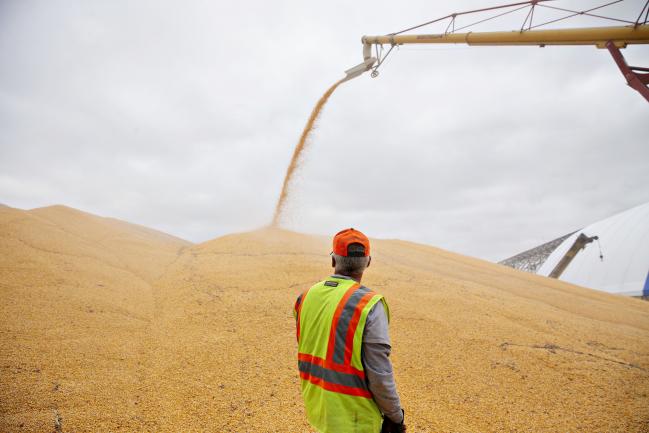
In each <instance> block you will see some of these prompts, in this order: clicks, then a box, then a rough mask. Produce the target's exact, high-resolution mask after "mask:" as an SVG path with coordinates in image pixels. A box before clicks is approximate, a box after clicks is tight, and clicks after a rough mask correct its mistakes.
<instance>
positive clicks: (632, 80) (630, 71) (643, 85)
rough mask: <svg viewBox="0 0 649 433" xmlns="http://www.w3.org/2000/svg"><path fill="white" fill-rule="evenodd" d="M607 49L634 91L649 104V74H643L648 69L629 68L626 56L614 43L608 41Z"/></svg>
mask: <svg viewBox="0 0 649 433" xmlns="http://www.w3.org/2000/svg"><path fill="white" fill-rule="evenodd" d="M606 48H608V51H609V52H610V53H611V56H613V60H615V63H617V67H618V68H620V71H621V72H622V75H624V78H625V79H626V82H627V84H628V85H629V86H631V87H632V88H633V89H635V90H637V91H638V93H640V94H641V95H642V96H644V98H645V99H646V100H647V102H649V87H647V85H648V84H649V73H642V72H641V71H647V70H648V69H647V68H639V67H634V66H629V65H628V64H627V63H626V60H625V59H624V56H623V55H622V53H621V52H620V49H619V48H618V47H617V46H615V44H614V43H613V41H608V42H607V43H606Z"/></svg>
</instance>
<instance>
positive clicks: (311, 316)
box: [294, 228, 406, 433]
mask: <svg viewBox="0 0 649 433" xmlns="http://www.w3.org/2000/svg"><path fill="white" fill-rule="evenodd" d="M331 256H332V257H331V266H332V267H333V268H334V269H335V273H334V275H332V276H331V277H329V278H327V279H326V280H324V281H322V282H320V283H318V284H316V285H315V286H313V287H311V288H310V289H309V290H307V291H306V292H304V293H302V294H301V295H300V296H299V297H298V298H297V301H296V302H295V311H294V313H295V318H296V333H297V341H298V368H299V370H300V378H301V379H302V380H301V383H302V397H303V399H304V405H305V407H306V412H307V418H308V420H309V422H310V423H311V425H312V426H313V427H314V428H315V429H317V430H318V431H319V432H321V433H352V432H354V433H378V432H379V431H380V432H381V433H392V432H395V433H397V432H399V433H400V432H405V431H406V427H405V424H404V414H403V410H402V409H401V403H400V400H399V395H398V394H397V389H396V385H395V383H394V376H393V373H392V364H391V363H390V359H389V356H390V349H391V346H390V337H389V335H388V321H389V318H390V315H389V310H388V305H387V303H386V301H385V299H384V298H383V296H381V295H379V294H377V293H375V292H373V291H371V290H370V289H368V288H367V287H365V286H362V285H361V284H360V282H361V278H362V277H363V272H364V271H365V269H366V268H367V267H368V266H369V265H370V262H371V260H372V259H371V257H370V241H369V239H368V238H367V237H366V236H365V235H364V234H363V233H361V232H359V231H358V230H354V229H353V228H350V229H346V230H342V231H341V232H338V233H337V234H336V236H334V239H333V252H332V253H331Z"/></svg>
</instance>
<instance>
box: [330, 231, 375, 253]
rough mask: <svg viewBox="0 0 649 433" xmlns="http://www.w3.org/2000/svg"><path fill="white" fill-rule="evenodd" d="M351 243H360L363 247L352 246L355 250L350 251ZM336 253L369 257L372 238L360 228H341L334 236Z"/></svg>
mask: <svg viewBox="0 0 649 433" xmlns="http://www.w3.org/2000/svg"><path fill="white" fill-rule="evenodd" d="M351 244H360V245H362V246H363V248H352V250H353V251H349V246H350V245H351ZM334 254H337V255H339V256H344V257H367V256H369V255H370V240H369V239H368V238H367V236H365V235H364V234H363V233H362V232H359V231H358V230H354V229H352V228H349V229H345V230H341V231H339V232H338V233H336V236H334Z"/></svg>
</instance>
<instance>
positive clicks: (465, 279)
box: [0, 208, 649, 432]
mask: <svg viewBox="0 0 649 433" xmlns="http://www.w3.org/2000/svg"><path fill="white" fill-rule="evenodd" d="M49 209H50V210H48V209H45V210H36V211H20V210H16V209H11V208H2V209H0V252H1V257H2V258H1V259H0V260H1V262H0V269H2V285H1V286H0V287H1V292H0V294H1V296H2V299H1V301H2V319H0V320H1V322H0V324H1V330H2V334H0V335H2V347H3V351H2V354H1V355H0V356H1V357H2V359H1V362H2V370H1V371H2V380H1V381H0V382H1V385H0V410H1V411H2V417H1V418H0V419H1V421H0V430H2V431H15V430H21V431H46V430H48V429H49V430H53V429H54V427H55V422H56V421H57V420H60V422H61V423H62V424H61V425H62V430H63V431H66V430H68V431H97V430H110V431H143V430H147V431H181V430H182V431H196V430H206V431H210V430H219V431H224V432H243V431H246V432H285V431H295V432H298V431H299V432H302V431H311V430H310V429H309V427H308V425H307V424H306V420H305V416H304V410H303V407H302V402H301V399H300V391H299V379H298V375H297V367H296V358H295V357H296V347H295V328H294V320H293V317H292V314H291V311H292V306H293V302H294V301H295V297H296V296H297V295H298V294H299V293H300V292H301V291H303V290H304V289H306V288H308V287H309V286H310V285H312V284H313V283H314V282H317V281H319V280H321V279H322V278H324V277H325V276H326V275H327V274H328V272H329V271H330V269H329V267H328V266H329V263H330V262H329V256H328V253H329V251H330V239H329V237H319V236H311V235H305V234H298V233H293V232H289V231H284V230H279V229H264V230H259V231H254V232H248V233H240V234H233V235H228V236H223V237H221V238H218V239H215V240H212V241H209V242H205V243H203V244H199V245H193V246H190V245H188V244H187V243H185V242H183V241H181V240H178V239H175V238H173V237H165V235H162V234H159V233H158V232H153V231H147V230H146V229H143V228H140V227H137V226H132V225H129V224H126V223H122V222H117V221H115V220H106V219H102V218H98V217H94V216H91V215H88V214H83V213H80V212H78V211H74V210H72V209H69V208H54V209H53V210H52V208H49ZM51 214H56V215H57V217H56V218H55V217H54V216H52V215H51ZM117 233H119V234H117ZM372 256H373V261H372V267H371V268H370V269H368V271H367V274H366V275H365V278H364V282H366V284H367V285H368V286H369V287H374V288H376V289H377V290H380V291H381V293H383V294H384V295H385V296H386V297H387V298H388V301H389V302H390V306H391V312H392V315H393V322H392V325H391V329H390V331H391V336H392V340H393V345H394V351H393V355H392V359H393V362H394V365H395V371H396V379H397V384H398V386H399V391H400V393H401V397H402V399H403V404H404V407H405V408H406V410H407V411H408V419H409V428H410V429H412V430H413V431H415V432H440V431H454V432H469V431H535V432H550V431H607V432H616V431H619V432H641V431H646V428H647V421H648V420H649V303H646V302H643V301H640V300H637V299H630V298H624V297H619V296H613V295H610V294H607V293H602V292H596V291H593V290H587V289H583V288H580V287H576V286H573V285H570V284H566V283H563V282H561V281H557V280H550V279H547V278H543V277H539V276H535V275H531V274H527V273H523V272H519V271H516V270H513V269H509V268H506V267H503V266H500V265H495V264H492V263H488V262H485V261H481V260H478V259H473V258H469V257H465V256H461V255H458V254H454V253H450V252H447V251H444V250H441V249H438V248H433V247H428V246H423V245H418V244H415V243H410V242H404V241H398V240H377V239H372ZM140 267H142V269H141V270H138V269H140ZM100 284H101V285H102V286H99V285H100ZM91 310H92V311H91ZM21 425H22V427H21Z"/></svg>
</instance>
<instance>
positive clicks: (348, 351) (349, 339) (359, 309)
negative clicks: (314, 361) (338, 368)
mask: <svg viewBox="0 0 649 433" xmlns="http://www.w3.org/2000/svg"><path fill="white" fill-rule="evenodd" d="M374 295H376V293H374V292H367V293H366V294H365V295H364V296H363V297H362V298H361V300H360V301H359V302H358V304H357V305H356V309H355V310H354V315H353V316H352V319H351V320H350V322H349V327H348V328H347V336H346V338H345V365H350V364H351V362H352V353H354V334H356V328H357V327H358V321H359V320H360V318H361V314H362V313H363V308H365V306H366V305H367V303H368V302H370V300H371V299H372V298H373V297H374Z"/></svg>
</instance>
